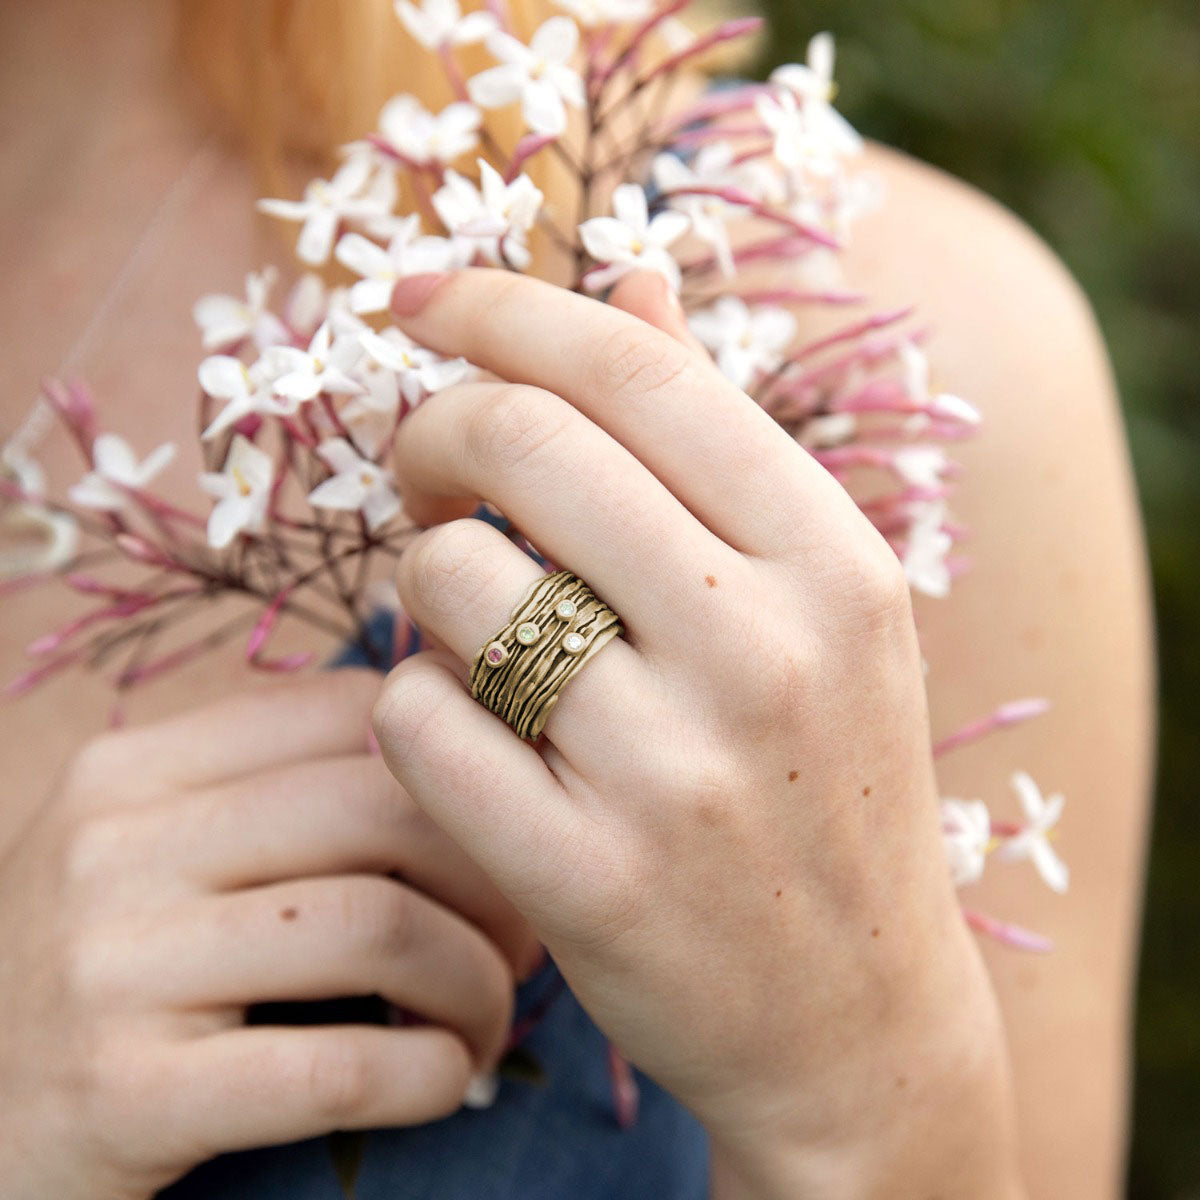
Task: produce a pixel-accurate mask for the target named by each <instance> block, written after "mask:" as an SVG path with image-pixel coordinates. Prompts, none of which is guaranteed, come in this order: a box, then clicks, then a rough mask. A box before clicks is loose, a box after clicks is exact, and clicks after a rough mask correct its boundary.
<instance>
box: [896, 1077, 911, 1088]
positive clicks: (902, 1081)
mask: <svg viewBox="0 0 1200 1200" xmlns="http://www.w3.org/2000/svg"><path fill="white" fill-rule="evenodd" d="M896 1086H897V1087H898V1088H902V1087H907V1086H908V1080H907V1079H905V1078H904V1076H903V1075H897V1076H896Z"/></svg>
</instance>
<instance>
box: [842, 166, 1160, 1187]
mask: <svg viewBox="0 0 1200 1200" xmlns="http://www.w3.org/2000/svg"><path fill="white" fill-rule="evenodd" d="M868 165H869V166H870V167H871V168H872V169H874V170H877V171H878V172H880V174H881V175H882V176H883V178H884V181H885V183H886V186H887V193H888V199H887V201H886V202H885V204H884V206H883V208H882V209H881V210H879V211H878V212H877V213H875V214H873V215H871V216H869V217H865V218H863V219H862V221H861V223H860V225H859V227H858V229H857V230H856V232H855V236H854V245H853V247H852V249H851V250H850V252H849V254H848V271H849V275H850V279H851V282H853V283H854V284H856V285H861V286H862V287H864V288H866V289H869V290H870V292H871V293H872V294H873V296H874V297H876V298H877V299H878V300H879V301H881V302H882V303H884V304H891V303H893V302H895V303H901V304H902V303H905V302H910V301H911V302H915V303H916V304H918V305H919V308H920V311H921V313H922V314H923V316H924V318H925V319H926V320H927V321H928V323H929V326H930V328H931V331H932V336H931V338H930V341H929V343H928V350H929V354H930V358H931V362H932V364H933V371H934V375H935V382H936V384H937V385H938V387H939V389H941V390H947V391H953V392H956V393H958V394H960V395H962V396H964V397H966V398H967V399H969V400H970V401H971V402H972V403H973V404H975V405H976V406H977V407H978V408H979V410H980V411H981V412H982V414H983V424H982V426H981V428H980V430H979V432H978V433H977V434H976V436H975V437H974V438H972V439H970V440H969V441H965V442H962V443H959V444H956V445H955V446H954V447H953V449H952V451H951V454H952V457H953V458H955V459H956V460H957V461H958V462H960V463H961V464H962V466H963V468H964V473H963V475H962V476H961V478H960V480H959V482H958V488H957V492H956V495H955V497H954V500H953V502H952V510H953V515H954V516H955V517H956V518H957V519H958V520H959V521H961V522H962V523H963V524H965V525H966V526H967V527H968V528H969V530H970V537H969V539H968V540H967V541H966V542H965V543H963V547H962V548H963V550H964V551H965V552H967V553H968V554H969V555H970V558H971V561H972V567H971V570H970V571H969V572H968V573H967V574H966V575H964V576H963V577H961V578H960V579H958V580H956V581H955V584H954V588H953V590H952V593H951V595H950V596H949V597H948V598H947V599H944V600H930V599H926V598H924V597H918V598H917V601H916V612H917V619H918V622H919V625H920V628H921V636H922V644H923V647H924V650H925V655H926V658H927V661H928V663H929V677H928V683H929V702H930V714H931V720H932V723H933V732H934V737H935V739H936V738H938V737H941V736H943V735H945V734H947V733H950V732H951V731H953V730H954V729H957V728H958V727H959V726H960V725H962V724H965V723H966V722H967V721H969V720H971V719H972V718H975V717H977V716H981V715H984V714H985V713H987V712H989V711H991V710H992V709H993V708H994V707H996V706H997V705H998V704H1000V703H1002V702H1005V701H1008V700H1013V699H1018V698H1023V697H1029V696H1044V697H1046V698H1048V699H1049V700H1050V702H1051V706H1052V707H1051V709H1050V711H1049V712H1048V713H1047V714H1046V715H1045V716H1042V717H1040V718H1038V719H1037V720H1036V721H1034V722H1032V723H1030V724H1028V725H1024V726H1021V727H1018V728H1015V729H1011V730H1008V731H1006V732H1003V733H1000V734H994V735H992V736H991V737H989V738H987V739H985V740H984V741H981V742H979V743H978V744H975V745H972V746H967V747H963V748H962V749H960V750H956V751H953V752H952V753H950V754H949V755H947V756H946V757H945V758H944V759H942V760H941V761H940V762H939V770H938V775H939V782H940V785H941V791H942V794H943V795H945V796H958V797H963V798H967V797H979V798H982V799H984V800H986V801H987V803H988V805H989V807H990V808H991V810H992V812H993V815H994V817H995V818H997V819H1019V818H1020V816H1021V811H1020V808H1019V806H1018V801H1017V798H1016V795H1015V793H1014V792H1013V790H1012V788H1011V786H1010V776H1011V774H1012V772H1013V771H1014V770H1016V769H1018V768H1019V769H1023V770H1026V771H1028V772H1029V773H1030V774H1031V775H1032V776H1033V778H1034V779H1035V780H1036V781H1037V782H1038V783H1039V784H1040V785H1041V787H1042V789H1043V791H1044V792H1045V793H1047V794H1048V793H1051V792H1062V793H1063V794H1064V795H1065V797H1066V808H1065V812H1064V816H1063V819H1062V822H1061V824H1060V827H1059V833H1058V837H1057V839H1056V846H1057V848H1058V850H1059V852H1060V854H1061V855H1062V856H1063V858H1064V859H1065V860H1066V861H1067V862H1068V863H1069V865H1070V869H1071V882H1070V888H1069V890H1068V892H1067V893H1066V894H1065V895H1058V894H1056V893H1054V892H1051V891H1050V890H1049V889H1048V888H1047V887H1046V886H1045V885H1044V884H1042V883H1041V881H1040V880H1039V879H1038V878H1037V876H1036V874H1035V873H1034V872H1033V870H1032V869H1031V867H1030V865H1029V864H1028V863H1014V864H1009V863H999V862H990V863H989V865H988V868H987V870H986V872H985V876H984V879H983V880H982V881H980V882H979V883H978V884H975V885H973V886H971V887H968V888H966V889H964V891H963V893H962V899H963V901H964V903H966V904H969V905H970V906H972V907H975V908H978V909H980V910H983V911H986V912H989V913H993V914H995V915H997V916H1000V917H1004V918H1008V919H1011V920H1014V921H1016V922H1019V923H1021V924H1024V925H1027V926H1030V927H1032V928H1034V929H1036V930H1039V931H1041V932H1043V933H1045V934H1047V935H1048V936H1050V937H1051V938H1052V939H1053V940H1054V941H1055V943H1056V946H1057V948H1056V950H1055V952H1054V953H1052V954H1049V955H1044V956H1037V955H1031V954H1027V953H1024V952H1021V951H1015V950H1010V949H1006V948H1004V947H998V946H994V945H985V946H984V947H983V949H984V953H985V955H986V958H987V960H988V964H989V967H990V968H991V971H992V974H993V978H994V980H995V983H996V987H997V990H998V993H999V995H1000V1000H1001V1003H1002V1006H1003V1008H1004V1010H1005V1016H1006V1022H1007V1026H1008V1030H1009V1035H1010V1041H1011V1045H1012V1051H1013V1057H1014V1062H1015V1066H1016V1072H1017V1083H1018V1093H1019V1104H1020V1108H1021V1122H1022V1133H1023V1145H1024V1150H1025V1154H1026V1161H1027V1173H1028V1183H1029V1187H1030V1191H1031V1195H1033V1196H1035V1197H1043V1196H1045V1197H1051V1196H1053V1197H1056V1198H1059V1200H1071V1198H1074V1197H1080V1198H1082V1197H1084V1196H1087V1197H1098V1196H1116V1195H1118V1194H1120V1193H1121V1190H1122V1188H1123V1168H1124V1151H1125V1138H1126V1136H1127V1129H1126V1126H1127V1112H1126V1106H1127V1070H1128V1065H1129V1042H1130V1013H1131V995H1132V987H1133V978H1134V972H1135V966H1136V949H1137V928H1138V922H1139V918H1140V908H1141V893H1142V880H1143V869H1144V855H1145V843H1146V831H1147V826H1148V816H1149V812H1150V807H1151V785H1152V776H1153V771H1154V730H1155V724H1156V710H1155V699H1154V696H1155V683H1156V680H1155V671H1154V637H1153V625H1152V615H1151V614H1152V607H1151V601H1150V585H1149V578H1148V569H1147V563H1146V552H1145V541H1144V535H1143V530H1142V524H1141V518H1140V513H1139V509H1138V503H1137V494H1136V489H1135V485H1134V480H1133V475H1132V471H1131V466H1130V459H1129V453H1128V447H1127V444H1126V439H1125V434H1124V428H1123V424H1122V419H1121V410H1120V404H1119V398H1118V396H1117V392H1116V388H1115V385H1114V381H1113V376H1112V373H1111V370H1110V366H1109V362H1108V357H1107V353H1106V351H1105V348H1104V344H1103V341H1102V338H1101V336H1100V333H1099V331H1098V328H1097V324H1096V321H1095V318H1094V316H1093V313H1092V310H1091V307H1090V305H1089V303H1088V301H1087V299H1086V297H1085V296H1084V294H1083V292H1082V291H1081V289H1080V288H1079V286H1078V285H1077V283H1076V282H1075V280H1074V279H1073V278H1072V277H1071V275H1070V274H1069V272H1068V271H1067V270H1066V269H1065V267H1064V266H1063V265H1062V264H1061V263H1060V262H1059V260H1058V259H1057V258H1056V257H1055V255H1054V254H1053V253H1052V252H1051V251H1050V250H1049V249H1048V248H1047V247H1046V245H1045V244H1044V243H1043V242H1042V241H1041V240H1040V239H1039V238H1038V237H1037V236H1036V235H1035V234H1034V233H1033V232H1032V231H1031V230H1030V229H1029V228H1028V227H1026V226H1025V225H1024V224H1023V223H1022V222H1020V221H1019V220H1018V219H1017V218H1016V217H1015V216H1013V215H1012V214H1011V213H1009V212H1008V211H1007V210H1006V209H1004V208H1003V207H1001V206H1000V205H999V204H997V203H996V202H994V201H992V200H990V199H989V198H987V197H985V196H983V195H982V194H981V193H979V192H977V191H976V190H974V189H972V188H970V187H968V186H967V185H965V184H963V183H961V182H959V181H957V180H955V179H952V178H950V177H949V176H947V175H945V174H943V173H942V172H940V171H937V170H935V169H934V168H931V167H928V166H925V165H923V164H920V163H917V162H915V161H913V160H912V159H909V158H907V157H905V156H904V155H901V154H899V153H897V152H895V151H891V150H887V149H884V148H882V147H872V148H871V149H870V151H869V154H868Z"/></svg>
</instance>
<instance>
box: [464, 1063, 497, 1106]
mask: <svg viewBox="0 0 1200 1200" xmlns="http://www.w3.org/2000/svg"><path fill="white" fill-rule="evenodd" d="M499 1090H500V1076H499V1075H498V1074H497V1073H496V1072H495V1071H492V1072H490V1073H489V1074H487V1075H473V1076H472V1077H471V1082H470V1083H469V1084H467V1090H466V1094H465V1095H464V1096H463V1101H462V1102H463V1104H465V1105H466V1106H467V1108H491V1106H492V1105H493V1104H494V1103H495V1100H496V1093H497V1092H498V1091H499Z"/></svg>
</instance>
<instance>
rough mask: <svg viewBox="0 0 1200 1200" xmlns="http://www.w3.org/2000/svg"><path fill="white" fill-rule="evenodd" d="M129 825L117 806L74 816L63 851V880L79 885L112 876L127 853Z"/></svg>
mask: <svg viewBox="0 0 1200 1200" xmlns="http://www.w3.org/2000/svg"><path fill="white" fill-rule="evenodd" d="M131 824H132V822H131V821H130V820H128V818H127V817H126V814H125V813H124V812H122V811H121V810H120V809H93V810H91V811H87V812H85V813H83V814H82V815H80V816H79V817H77V818H76V819H74V820H73V821H72V822H71V823H70V826H69V828H68V831H67V834H66V839H65V844H64V846H63V850H62V871H63V878H64V879H65V880H66V882H67V883H68V884H76V885H78V884H85V883H89V882H94V881H97V880H99V881H103V880H105V879H106V878H115V875H116V872H117V870H118V866H119V863H120V862H121V861H123V860H126V859H127V856H128V853H129V846H130V840H131V833H132V830H131V828H130V827H131Z"/></svg>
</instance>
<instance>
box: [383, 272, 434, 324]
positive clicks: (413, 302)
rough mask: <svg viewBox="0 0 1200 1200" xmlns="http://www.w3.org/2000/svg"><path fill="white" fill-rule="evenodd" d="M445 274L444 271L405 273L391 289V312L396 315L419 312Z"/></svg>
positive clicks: (406, 315)
mask: <svg viewBox="0 0 1200 1200" xmlns="http://www.w3.org/2000/svg"><path fill="white" fill-rule="evenodd" d="M447 275H448V272H446V271H430V272H428V273H427V274H424V275H405V276H404V278H403V279H401V280H400V281H399V282H398V283H397V284H396V286H395V287H394V288H393V289H392V312H394V313H395V314H396V316H398V317H411V316H414V315H415V314H416V313H419V312H420V311H421V309H423V308H424V307H425V302H426V301H427V300H428V299H429V297H430V296H432V295H433V293H434V291H435V289H436V288H437V286H438V285H439V284H440V283H441V282H442V280H443V279H445V278H446V277H447Z"/></svg>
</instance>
